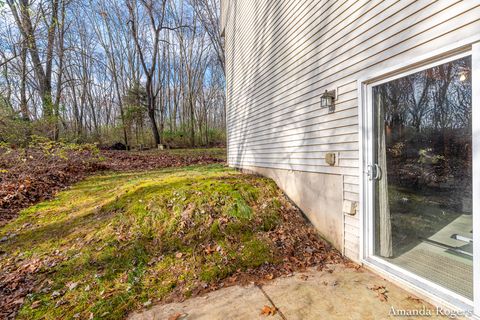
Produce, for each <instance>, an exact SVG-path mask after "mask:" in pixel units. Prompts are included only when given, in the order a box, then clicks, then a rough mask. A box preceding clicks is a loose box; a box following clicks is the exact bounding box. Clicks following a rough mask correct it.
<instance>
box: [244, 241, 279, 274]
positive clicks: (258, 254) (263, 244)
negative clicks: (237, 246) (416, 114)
mask: <svg viewBox="0 0 480 320" xmlns="http://www.w3.org/2000/svg"><path fill="white" fill-rule="evenodd" d="M243 246H244V247H243V249H242V251H241V256H240V259H241V263H242V267H244V268H251V267H258V266H260V265H262V264H264V263H269V262H273V261H274V255H273V252H271V247H270V245H269V244H268V243H267V241H266V240H265V239H258V238H255V239H251V240H249V241H247V242H245V243H244V245H243Z"/></svg>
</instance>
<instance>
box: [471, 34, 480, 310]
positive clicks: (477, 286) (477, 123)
mask: <svg viewBox="0 0 480 320" xmlns="http://www.w3.org/2000/svg"><path fill="white" fill-rule="evenodd" d="M472 90H473V92H472V112H473V115H472V119H473V120H472V122H473V123H472V126H473V131H472V132H473V135H472V141H473V144H472V147H473V159H477V161H473V177H474V178H473V194H472V195H473V244H474V246H473V270H474V272H473V280H474V281H473V284H474V287H473V301H474V308H475V313H476V314H477V315H480V161H479V159H480V43H476V44H474V45H473V46H472Z"/></svg>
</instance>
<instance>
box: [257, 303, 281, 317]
mask: <svg viewBox="0 0 480 320" xmlns="http://www.w3.org/2000/svg"><path fill="white" fill-rule="evenodd" d="M275 313H277V308H275V307H270V306H267V305H265V306H263V308H262V312H260V315H264V316H274V315H275Z"/></svg>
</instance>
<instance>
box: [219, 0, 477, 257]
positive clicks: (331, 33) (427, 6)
mask: <svg viewBox="0 0 480 320" xmlns="http://www.w3.org/2000/svg"><path fill="white" fill-rule="evenodd" d="M221 24H222V28H224V32H225V50H226V79H227V134H228V162H229V164H230V165H231V166H234V167H239V168H242V167H263V168H271V169H282V170H285V169H286V170H297V171H304V172H315V173H321V174H333V175H341V176H342V178H343V190H342V192H343V198H344V201H352V202H354V203H356V202H358V201H359V171H360V170H359V164H360V161H359V119H358V114H359V111H358V110H359V108H358V105H359V102H358V98H359V96H358V92H357V87H358V82H357V81H358V79H360V78H363V77H365V76H368V75H369V74H371V73H378V72H379V71H381V70H383V69H386V68H389V67H392V66H394V65H397V64H399V63H401V62H403V61H405V60H408V59H412V58H413V57H416V56H419V55H421V54H425V53H426V52H428V51H431V50H433V49H437V48H439V47H442V46H446V45H449V44H451V43H453V42H455V41H458V40H460V39H461V38H466V37H469V36H473V35H475V34H478V33H479V32H480V9H479V2H478V1H454V0H448V1H431V0H429V1H422V0H418V1H411V0H401V1H393V0H387V1H364V0H346V1H335V0H329V1H328V0H327V1H325V0H324V1H322V0H276V1H268V0H248V1H245V0H223V1H222V21H221ZM332 89H335V90H337V93H338V99H337V101H336V107H335V112H333V113H329V112H328V110H326V109H322V108H320V102H319V101H320V95H321V93H322V92H324V91H325V90H332ZM327 152H336V153H337V154H338V157H339V162H338V164H337V165H336V166H333V167H332V166H329V165H327V164H326V163H325V154H326V153H327ZM319 192H321V190H319ZM359 228H360V226H359V217H358V214H357V215H354V216H351V215H345V216H344V230H343V231H344V246H343V250H344V253H345V254H346V255H347V256H349V257H351V258H353V259H355V260H358V258H359Z"/></svg>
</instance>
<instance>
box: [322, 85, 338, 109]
mask: <svg viewBox="0 0 480 320" xmlns="http://www.w3.org/2000/svg"><path fill="white" fill-rule="evenodd" d="M335 97H336V94H335V90H331V91H328V90H325V92H324V93H322V95H321V96H320V107H322V108H328V112H334V111H335Z"/></svg>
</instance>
